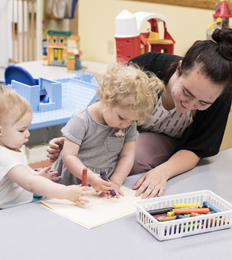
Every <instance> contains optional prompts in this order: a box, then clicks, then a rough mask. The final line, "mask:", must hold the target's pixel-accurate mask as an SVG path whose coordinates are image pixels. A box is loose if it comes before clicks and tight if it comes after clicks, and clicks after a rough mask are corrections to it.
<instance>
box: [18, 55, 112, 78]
mask: <svg viewBox="0 0 232 260" xmlns="http://www.w3.org/2000/svg"><path fill="white" fill-rule="evenodd" d="M81 65H82V66H83V67H87V70H90V71H96V72H98V71H99V72H102V71H105V70H106V68H107V66H108V64H106V63H99V62H92V61H82V62H81ZM17 66H20V67H22V68H24V69H26V70H27V71H28V72H30V74H31V75H32V77H33V78H35V79H38V78H39V77H44V78H47V79H60V78H69V77H75V75H76V73H77V72H68V70H67V67H58V66H50V65H43V62H42V60H40V61H29V62H23V63H18V64H17Z"/></svg>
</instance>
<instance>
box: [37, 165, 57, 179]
mask: <svg viewBox="0 0 232 260" xmlns="http://www.w3.org/2000/svg"><path fill="white" fill-rule="evenodd" d="M50 170H51V166H49V167H47V168H44V169H42V170H41V171H39V172H38V176H42V177H45V178H47V179H49V180H51V181H58V180H60V179H61V176H59V177H55V175H57V174H58V172H49V171H50Z"/></svg>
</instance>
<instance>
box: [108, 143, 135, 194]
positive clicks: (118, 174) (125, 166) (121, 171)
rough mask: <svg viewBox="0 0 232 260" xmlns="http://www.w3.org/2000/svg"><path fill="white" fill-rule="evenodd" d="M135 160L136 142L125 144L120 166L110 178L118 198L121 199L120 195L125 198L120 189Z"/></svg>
mask: <svg viewBox="0 0 232 260" xmlns="http://www.w3.org/2000/svg"><path fill="white" fill-rule="evenodd" d="M134 158H135V140H134V141H131V142H127V143H125V144H124V146H123V149H122V151H121V154H120V159H119V162H118V165H117V167H116V169H115V171H114V173H113V175H112V176H111V178H110V182H111V183H112V186H113V188H114V190H115V193H116V197H117V198H119V197H120V195H122V196H124V194H123V192H122V191H121V190H120V187H121V185H122V183H123V182H124V180H125V179H126V177H127V176H128V174H129V173H130V171H131V169H132V167H133V163H134ZM110 197H111V195H108V198H110Z"/></svg>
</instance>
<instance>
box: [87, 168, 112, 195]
mask: <svg viewBox="0 0 232 260" xmlns="http://www.w3.org/2000/svg"><path fill="white" fill-rule="evenodd" d="M89 184H90V185H91V186H92V187H93V188H94V189H95V190H96V191H97V192H99V191H102V192H105V193H109V192H110V190H112V189H113V188H112V186H111V183H110V182H108V181H104V180H103V179H102V178H101V176H100V175H99V174H96V173H94V174H93V175H92V176H91V178H90V181H89Z"/></svg>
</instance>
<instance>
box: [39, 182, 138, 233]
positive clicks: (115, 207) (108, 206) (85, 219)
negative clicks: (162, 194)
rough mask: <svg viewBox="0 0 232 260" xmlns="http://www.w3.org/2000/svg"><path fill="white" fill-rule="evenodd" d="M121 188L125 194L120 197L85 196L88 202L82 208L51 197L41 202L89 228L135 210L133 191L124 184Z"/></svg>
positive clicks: (135, 198) (136, 198)
mask: <svg viewBox="0 0 232 260" xmlns="http://www.w3.org/2000/svg"><path fill="white" fill-rule="evenodd" d="M121 190H122V192H123V193H124V195H125V196H124V197H120V199H116V198H111V199H107V198H106V197H103V198H99V197H98V195H91V196H85V198H87V199H88V200H89V201H90V202H89V203H87V204H86V205H85V207H83V208H81V207H78V206H76V205H75V204H74V203H73V202H71V201H68V200H59V199H51V200H44V201H41V203H42V206H45V207H46V208H49V209H50V210H52V211H53V212H55V213H57V214H59V215H61V216H63V217H65V218H68V219H70V220H72V221H74V222H76V223H78V224H80V225H81V226H83V227H85V228H88V229H91V228H94V227H97V226H100V225H102V224H105V223H107V222H110V221H112V220H115V219H118V218H121V217H123V216H126V215H129V214H131V213H134V212H135V210H136V209H135V205H134V201H135V200H138V197H135V191H134V190H131V189H129V188H126V187H124V186H122V187H121Z"/></svg>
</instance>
